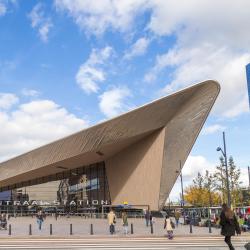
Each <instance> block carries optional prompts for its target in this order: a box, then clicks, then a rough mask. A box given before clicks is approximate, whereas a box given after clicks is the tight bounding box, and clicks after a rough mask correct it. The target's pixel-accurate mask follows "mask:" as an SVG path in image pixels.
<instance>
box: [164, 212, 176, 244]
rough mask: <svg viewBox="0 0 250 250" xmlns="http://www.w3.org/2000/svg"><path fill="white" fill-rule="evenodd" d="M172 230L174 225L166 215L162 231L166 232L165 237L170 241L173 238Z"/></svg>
mask: <svg viewBox="0 0 250 250" xmlns="http://www.w3.org/2000/svg"><path fill="white" fill-rule="evenodd" d="M174 228H175V224H174V223H173V221H172V220H171V219H170V217H169V215H166V218H165V221H164V229H166V230H167V237H168V239H169V240H172V239H173V238H174Z"/></svg>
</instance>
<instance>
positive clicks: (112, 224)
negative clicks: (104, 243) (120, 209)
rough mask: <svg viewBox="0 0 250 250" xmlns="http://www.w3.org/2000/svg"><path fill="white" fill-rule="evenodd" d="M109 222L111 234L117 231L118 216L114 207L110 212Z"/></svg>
mask: <svg viewBox="0 0 250 250" xmlns="http://www.w3.org/2000/svg"><path fill="white" fill-rule="evenodd" d="M108 223H109V232H110V234H114V233H115V223H116V217H115V213H114V211H113V209H112V208H111V210H110V212H109V213H108Z"/></svg>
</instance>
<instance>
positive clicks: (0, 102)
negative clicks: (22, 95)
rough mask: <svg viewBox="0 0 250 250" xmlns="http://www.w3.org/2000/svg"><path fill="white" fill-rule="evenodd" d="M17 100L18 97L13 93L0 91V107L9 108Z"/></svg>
mask: <svg viewBox="0 0 250 250" xmlns="http://www.w3.org/2000/svg"><path fill="white" fill-rule="evenodd" d="M18 101H19V99H18V97H17V96H16V95H14V94H10V93H0V109H9V108H11V107H12V106H13V105H14V104H16V103H18Z"/></svg>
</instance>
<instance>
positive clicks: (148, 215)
mask: <svg viewBox="0 0 250 250" xmlns="http://www.w3.org/2000/svg"><path fill="white" fill-rule="evenodd" d="M150 214H151V213H150V211H149V210H148V209H147V210H146V212H145V222H146V226H147V227H148V224H149V221H150Z"/></svg>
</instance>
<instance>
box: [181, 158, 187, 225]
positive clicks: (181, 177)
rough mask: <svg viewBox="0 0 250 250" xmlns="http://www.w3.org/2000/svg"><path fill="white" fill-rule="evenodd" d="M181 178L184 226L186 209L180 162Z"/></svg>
mask: <svg viewBox="0 0 250 250" xmlns="http://www.w3.org/2000/svg"><path fill="white" fill-rule="evenodd" d="M180 178H181V199H182V201H181V207H182V209H183V217H184V225H185V224H186V218H185V208H184V204H185V202H184V192H183V180H182V171H181V161H180Z"/></svg>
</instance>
